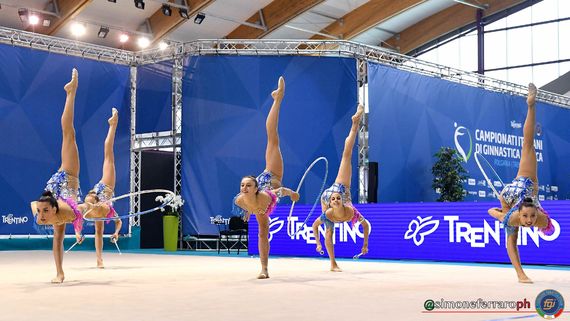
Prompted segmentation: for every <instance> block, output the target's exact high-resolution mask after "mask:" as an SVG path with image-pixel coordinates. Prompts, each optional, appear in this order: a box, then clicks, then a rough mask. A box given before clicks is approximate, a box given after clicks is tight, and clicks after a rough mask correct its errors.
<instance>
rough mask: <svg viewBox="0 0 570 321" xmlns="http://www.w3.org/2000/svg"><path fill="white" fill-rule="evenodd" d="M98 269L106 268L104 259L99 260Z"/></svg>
mask: <svg viewBox="0 0 570 321" xmlns="http://www.w3.org/2000/svg"><path fill="white" fill-rule="evenodd" d="M97 268H99V269H104V268H105V266H104V265H103V259H97Z"/></svg>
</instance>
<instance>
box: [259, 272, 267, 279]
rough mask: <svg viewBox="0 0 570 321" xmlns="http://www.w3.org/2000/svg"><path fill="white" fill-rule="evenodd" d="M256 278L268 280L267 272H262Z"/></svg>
mask: <svg viewBox="0 0 570 321" xmlns="http://www.w3.org/2000/svg"><path fill="white" fill-rule="evenodd" d="M257 278H258V279H269V272H267V270H263V271H261V273H259V275H258V276H257Z"/></svg>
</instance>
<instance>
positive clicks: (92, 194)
mask: <svg viewBox="0 0 570 321" xmlns="http://www.w3.org/2000/svg"><path fill="white" fill-rule="evenodd" d="M87 196H91V197H93V198H94V199H95V203H99V197H98V196H97V193H96V192H95V191H94V190H90V191H89V193H87V195H85V198H87Z"/></svg>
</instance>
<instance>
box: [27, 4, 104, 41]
mask: <svg viewBox="0 0 570 321" xmlns="http://www.w3.org/2000/svg"><path fill="white" fill-rule="evenodd" d="M54 1H55V2H56V3H57V8H58V9H59V12H58V13H59V17H56V16H55V15H54V16H49V18H51V23H50V25H49V27H44V26H42V25H41V24H40V25H38V26H34V27H33V28H32V27H31V26H29V27H28V28H27V29H26V30H28V31H33V32H37V33H42V34H45V35H50V36H53V35H55V34H56V33H57V32H59V31H60V30H61V28H63V27H64V26H65V24H66V23H67V22H69V21H71V20H73V18H75V17H76V16H77V15H78V14H79V13H80V12H81V11H83V10H84V9H85V8H86V7H87V6H88V5H89V4H90V3H91V2H92V1H93V0H54Z"/></svg>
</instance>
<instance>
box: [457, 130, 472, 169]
mask: <svg viewBox="0 0 570 321" xmlns="http://www.w3.org/2000/svg"><path fill="white" fill-rule="evenodd" d="M453 127H455V135H454V140H455V149H457V152H458V153H459V155H461V157H462V158H463V160H464V161H465V162H466V163H467V161H468V160H469V158H470V157H471V152H472V151H473V140H472V139H471V133H470V132H469V130H468V129H467V128H465V127H463V126H458V125H457V123H453ZM465 133H467V136H468V137H469V151H468V152H467V153H465V149H464V148H463V147H462V146H461V144H460V143H459V139H458V138H459V136H463V135H465Z"/></svg>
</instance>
